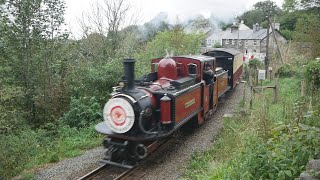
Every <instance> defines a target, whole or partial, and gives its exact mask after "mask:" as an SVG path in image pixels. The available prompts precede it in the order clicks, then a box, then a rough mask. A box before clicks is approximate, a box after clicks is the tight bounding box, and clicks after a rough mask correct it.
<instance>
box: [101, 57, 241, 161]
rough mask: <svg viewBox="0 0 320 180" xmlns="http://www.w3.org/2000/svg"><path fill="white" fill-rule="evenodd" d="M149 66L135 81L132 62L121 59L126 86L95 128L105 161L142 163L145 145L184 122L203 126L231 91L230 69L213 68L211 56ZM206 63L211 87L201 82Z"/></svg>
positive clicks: (116, 93) (168, 60)
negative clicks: (135, 161)
mask: <svg viewBox="0 0 320 180" xmlns="http://www.w3.org/2000/svg"><path fill="white" fill-rule="evenodd" d="M151 63H152V72H151V73H149V74H147V75H145V76H143V77H142V78H141V79H138V80H135V79H134V60H132V59H126V60H124V70H125V79H124V81H123V82H124V84H125V86H123V87H117V88H115V89H114V92H113V93H112V98H111V99H110V100H109V101H108V102H107V103H106V105H105V107H104V111H103V116H104V120H105V122H101V123H99V124H98V125H97V126H96V130H97V131H98V132H99V133H102V134H105V135H107V138H106V139H105V140H104V146H105V147H106V148H107V151H106V155H107V159H108V160H111V161H113V162H121V161H123V160H126V161H128V159H130V160H137V159H143V158H144V157H146V156H147V154H148V152H150V149H148V148H147V147H149V146H148V145H150V144H152V143H154V142H155V141H157V140H161V139H164V138H165V137H167V136H169V135H171V134H172V133H173V132H174V131H176V130H177V129H178V128H180V127H181V126H182V125H184V124H186V123H188V124H189V123H195V124H201V123H202V122H203V121H204V120H205V119H206V118H207V117H208V115H209V114H211V113H212V112H213V111H214V110H215V109H216V107H217V104H218V99H219V97H221V96H222V95H223V94H225V93H226V92H227V91H228V90H230V89H232V88H234V86H230V82H229V81H230V80H231V79H230V78H229V76H228V72H229V71H230V70H231V71H233V70H234V69H231V68H230V69H228V68H221V67H217V62H216V59H215V57H210V56H203V55H197V56H176V57H170V58H159V59H154V60H152V61H151ZM220 63H222V64H223V62H220ZM226 63H230V62H229V61H226ZM206 65H208V67H209V65H210V66H211V69H212V70H211V71H212V75H213V76H212V77H211V78H210V79H209V82H211V83H207V81H206V79H204V78H205V76H204V75H203V73H204V68H205V67H206ZM226 67H228V66H226ZM230 67H231V66H230ZM232 67H233V66H232ZM239 68H242V66H239ZM236 71H237V70H236ZM210 91H212V92H210Z"/></svg>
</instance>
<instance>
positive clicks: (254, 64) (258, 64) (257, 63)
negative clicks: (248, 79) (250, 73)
mask: <svg viewBox="0 0 320 180" xmlns="http://www.w3.org/2000/svg"><path fill="white" fill-rule="evenodd" d="M249 68H251V69H258V68H263V63H262V62H261V61H260V60H259V59H257V58H254V59H252V60H250V61H249Z"/></svg>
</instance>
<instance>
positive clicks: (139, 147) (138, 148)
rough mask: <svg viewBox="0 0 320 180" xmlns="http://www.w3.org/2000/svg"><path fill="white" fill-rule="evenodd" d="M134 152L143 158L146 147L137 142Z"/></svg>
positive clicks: (145, 153)
mask: <svg viewBox="0 0 320 180" xmlns="http://www.w3.org/2000/svg"><path fill="white" fill-rule="evenodd" d="M134 152H135V155H136V157H137V158H138V159H144V158H145V157H147V155H148V150H147V147H146V146H145V145H143V144H137V145H136V146H135V148H134Z"/></svg>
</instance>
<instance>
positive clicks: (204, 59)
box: [173, 55, 216, 62]
mask: <svg viewBox="0 0 320 180" xmlns="http://www.w3.org/2000/svg"><path fill="white" fill-rule="evenodd" d="M173 58H188V59H194V60H198V61H200V62H208V61H213V60H215V59H216V58H214V57H211V56H205V55H185V56H174V57H173Z"/></svg>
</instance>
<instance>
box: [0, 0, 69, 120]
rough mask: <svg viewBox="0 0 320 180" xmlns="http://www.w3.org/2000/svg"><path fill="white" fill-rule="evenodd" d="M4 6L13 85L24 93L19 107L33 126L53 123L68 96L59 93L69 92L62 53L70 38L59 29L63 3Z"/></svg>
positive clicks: (16, 1)
mask: <svg viewBox="0 0 320 180" xmlns="http://www.w3.org/2000/svg"><path fill="white" fill-rule="evenodd" d="M4 6H5V9H6V11H5V12H4V16H3V18H4V19H5V20H6V24H5V27H4V28H3V29H4V30H3V31H4V35H3V38H2V39H3V42H4V44H5V47H6V48H4V51H3V54H4V56H5V57H6V58H5V62H6V64H7V66H8V67H9V68H10V69H12V77H13V79H12V82H11V83H12V84H14V85H15V86H18V87H21V88H22V91H24V92H25V96H24V100H23V101H22V102H20V103H19V104H17V105H16V106H19V107H21V108H22V109H24V110H25V112H26V114H25V115H26V116H25V117H26V118H27V120H28V122H29V123H32V124H34V125H36V124H39V123H40V124H41V123H44V122H45V121H48V120H53V119H54V117H56V116H59V115H61V114H62V113H61V111H62V110H63V107H64V106H63V103H62V99H64V98H65V96H64V95H63V94H61V93H60V92H66V89H65V87H66V86H64V84H65V82H64V81H65V79H66V70H67V68H66V65H67V62H66V61H67V59H64V58H66V57H67V56H66V55H65V54H60V53H61V52H63V50H62V47H63V46H62V44H65V42H66V41H65V39H67V38H68V37H67V34H66V33H64V31H62V30H61V29H60V28H61V25H62V24H63V21H64V18H63V14H64V9H65V7H64V2H63V1H62V0H10V1H6V3H5V4H4ZM8 17H10V18H8ZM60 103H62V104H60ZM59 108H60V109H59Z"/></svg>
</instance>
